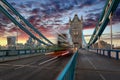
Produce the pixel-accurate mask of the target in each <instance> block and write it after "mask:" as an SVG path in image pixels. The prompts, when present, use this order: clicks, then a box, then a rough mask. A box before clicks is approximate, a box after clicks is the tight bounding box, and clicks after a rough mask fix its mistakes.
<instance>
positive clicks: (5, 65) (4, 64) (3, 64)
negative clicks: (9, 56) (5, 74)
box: [0, 64, 11, 66]
mask: <svg viewBox="0 0 120 80" xmlns="http://www.w3.org/2000/svg"><path fill="white" fill-rule="evenodd" d="M9 65H11V64H0V66H9Z"/></svg>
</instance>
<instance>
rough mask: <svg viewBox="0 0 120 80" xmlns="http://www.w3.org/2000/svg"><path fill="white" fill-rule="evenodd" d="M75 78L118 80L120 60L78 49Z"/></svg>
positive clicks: (119, 78)
mask: <svg viewBox="0 0 120 80" xmlns="http://www.w3.org/2000/svg"><path fill="white" fill-rule="evenodd" d="M75 80H120V60H115V59H111V58H108V57H105V56H102V55H98V54H95V53H94V52H90V51H86V50H79V56H78V60H77V65H76V70H75Z"/></svg>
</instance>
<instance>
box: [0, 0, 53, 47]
mask: <svg viewBox="0 0 120 80" xmlns="http://www.w3.org/2000/svg"><path fill="white" fill-rule="evenodd" d="M1 1H2V2H3V3H4V4H5V5H6V6H8V7H9V8H10V9H11V10H12V11H13V13H14V14H15V15H17V16H18V17H19V18H20V19H21V20H23V21H24V23H25V24H26V25H27V26H28V27H30V28H31V29H33V30H34V31H35V32H36V33H37V34H39V36H41V37H43V38H44V39H45V40H46V41H47V42H48V43H50V44H52V45H54V44H53V43H52V42H51V41H50V40H48V39H47V38H46V37H45V36H44V35H43V34H42V33H41V32H40V31H39V30H37V29H36V28H35V27H34V26H33V25H32V24H31V23H30V22H28V21H27V20H26V19H25V18H24V17H23V16H22V15H21V14H20V13H19V12H18V11H16V10H15V9H14V8H13V7H12V6H11V5H10V4H9V3H8V2H7V1H6V0H1Z"/></svg>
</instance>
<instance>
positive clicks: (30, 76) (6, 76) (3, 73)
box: [0, 54, 71, 80]
mask: <svg viewBox="0 0 120 80" xmlns="http://www.w3.org/2000/svg"><path fill="white" fill-rule="evenodd" d="M70 58H71V56H70V55H69V56H64V57H53V56H50V55H43V54H42V55H40V56H34V57H30V58H24V59H20V60H14V61H8V62H4V63H0V80H55V79H56V77H57V76H58V75H59V73H60V72H61V71H62V70H63V68H64V67H65V65H66V64H67V62H68V61H69V59H70Z"/></svg>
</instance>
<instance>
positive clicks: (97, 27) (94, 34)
mask: <svg viewBox="0 0 120 80" xmlns="http://www.w3.org/2000/svg"><path fill="white" fill-rule="evenodd" d="M108 3H109V0H107V1H106V4H105V6H104V9H103V11H102V14H101V16H100V19H99V20H98V23H97V25H96V27H95V29H94V32H93V34H92V36H91V38H90V41H89V43H88V44H90V42H91V41H92V39H93V38H94V35H95V34H96V31H97V28H98V27H99V22H100V21H101V20H102V18H103V16H104V13H105V9H106V7H107V4H108Z"/></svg>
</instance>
